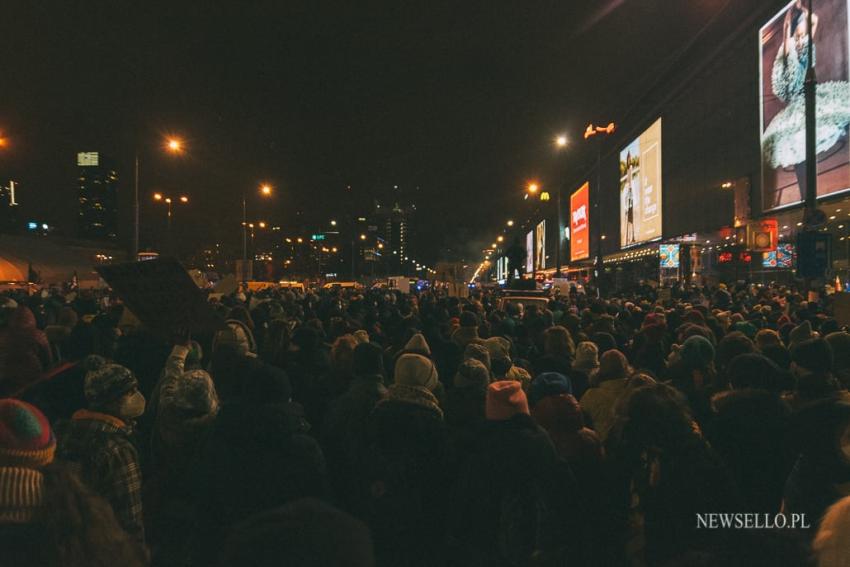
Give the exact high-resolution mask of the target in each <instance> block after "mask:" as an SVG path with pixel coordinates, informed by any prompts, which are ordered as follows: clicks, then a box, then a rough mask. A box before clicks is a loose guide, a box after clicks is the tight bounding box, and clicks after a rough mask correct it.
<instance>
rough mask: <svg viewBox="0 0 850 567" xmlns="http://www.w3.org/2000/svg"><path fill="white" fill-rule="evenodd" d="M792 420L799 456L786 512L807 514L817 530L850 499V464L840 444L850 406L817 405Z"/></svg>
mask: <svg viewBox="0 0 850 567" xmlns="http://www.w3.org/2000/svg"><path fill="white" fill-rule="evenodd" d="M789 420H790V427H789V431H791V432H792V438H791V442H792V444H793V446H794V447H795V448H796V449H797V450H798V451H799V456H798V457H797V460H796V462H795V463H794V467H793V468H792V470H791V474H790V475H788V480H787V482H786V484H785V492H784V502H783V504H784V512H785V513H786V514H792V513H801V514H806V517H807V518H812V519H813V521H810V524H811V525H812V526H813V527H814V528H815V529H817V527H818V523H819V522H820V520H821V518H822V517H823V515H824V513H825V512H826V509H827V508H828V507H829V506H831V505H832V504H834V503H835V502H837V501H838V500H840V499H841V498H843V497H844V496H848V495H850V464H848V462H847V459H846V457H845V456H843V454H842V452H841V450H840V448H839V442H838V440H839V436H840V435H841V433H842V430H843V428H845V427H846V426H847V423H848V421H850V404H848V403H845V402H839V401H836V400H824V401H820V402H816V403H813V404H810V405H808V406H806V407H804V408H803V409H801V410H800V411H798V412H796V413H794V414H792V415H791V417H790V418H789ZM810 535H812V534H810Z"/></svg>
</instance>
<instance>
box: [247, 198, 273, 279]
mask: <svg viewBox="0 0 850 567" xmlns="http://www.w3.org/2000/svg"><path fill="white" fill-rule="evenodd" d="M258 192H259V194H260V195H262V196H264V197H270V196H271V194H272V187H271V185H268V184H265V183H264V184H262V185H260V188H259V190H258ZM247 201H248V195H247V193H245V191H243V192H242V262H243V263H244V262H247V261H248V205H247ZM243 270H244V267H243ZM244 275H245V273H244V271H243V277H244Z"/></svg>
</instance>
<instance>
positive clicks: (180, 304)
mask: <svg viewBox="0 0 850 567" xmlns="http://www.w3.org/2000/svg"><path fill="white" fill-rule="evenodd" d="M96 269H97V272H98V273H99V274H100V275H101V277H102V278H103V279H104V280H105V281H106V283H108V284H109V286H110V287H111V288H112V289H113V291H115V293H116V294H118V296H119V297H120V298H121V300H122V301H123V302H124V304H125V305H126V306H127V307H128V308H129V309H130V311H132V312H133V314H134V315H135V316H136V317H137V318H138V319H139V320H140V321H141V322H142V323H144V324H145V325H146V326H147V327H149V328H150V329H152V330H154V331H157V332H161V333H166V334H167V333H171V332H174V331H175V330H178V329H187V330H189V332H191V333H194V334H200V333H206V332H214V331H216V330H218V329H221V328H222V327H223V326H224V321H223V320H222V319H221V317H219V315H218V314H217V313H216V312H215V311H214V310H213V308H212V306H210V304H209V303H207V299H206V295H205V294H204V292H202V291H201V290H200V289H198V286H197V285H195V282H194V281H192V278H191V277H190V276H189V274H188V273H187V272H186V270H185V268H183V266H181V265H180V263H178V262H177V261H176V260H174V259H172V258H157V259H156V260H148V261H146V262H131V263H127V264H112V265H104V266H98V267H97V268H96Z"/></svg>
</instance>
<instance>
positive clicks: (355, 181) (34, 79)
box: [0, 0, 747, 262]
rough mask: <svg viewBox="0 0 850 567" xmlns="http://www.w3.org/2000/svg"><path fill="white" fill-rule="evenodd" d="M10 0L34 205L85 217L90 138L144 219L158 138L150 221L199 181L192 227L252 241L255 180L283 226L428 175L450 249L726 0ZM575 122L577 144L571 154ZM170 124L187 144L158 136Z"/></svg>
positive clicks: (484, 230) (19, 116) (2, 63)
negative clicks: (165, 146) (246, 207)
mask: <svg viewBox="0 0 850 567" xmlns="http://www.w3.org/2000/svg"><path fill="white" fill-rule="evenodd" d="M736 3H737V2H733V4H736ZM14 4H16V6H10V5H8V4H7V5H6V6H5V7H4V15H3V18H2V19H3V22H2V23H0V34H2V35H1V36H0V37H3V50H2V55H0V68H2V69H3V78H4V80H3V85H2V89H0V130H2V132H3V133H4V134H5V135H7V136H8V137H9V138H10V141H11V144H12V146H11V148H10V149H9V150H7V151H5V152H4V153H3V154H2V155H0V177H2V179H3V180H6V179H7V178H8V177H9V176H10V175H14V176H15V178H16V179H17V180H18V181H19V182H20V183H21V184H22V189H21V194H20V196H19V200H20V201H22V202H23V203H24V205H25V207H26V210H27V211H28V212H29V214H30V216H37V217H39V218H45V219H48V220H50V221H52V222H58V223H60V224H64V225H68V224H70V223H72V222H73V219H74V207H75V188H74V163H75V156H76V152H77V151H81V150H99V151H101V152H102V153H105V154H110V155H113V156H115V158H116V159H117V160H118V161H119V164H120V165H121V174H122V185H121V189H122V195H123V196H122V200H121V203H122V211H124V213H123V218H125V219H129V204H130V203H129V194H130V191H131V189H132V174H131V164H132V159H133V154H134V152H135V149H136V148H140V151H141V155H142V156H143V168H142V173H143V176H142V181H143V196H144V197H145V206H144V208H143V211H142V220H143V224H144V227H145V231H144V232H145V233H149V232H150V231H151V230H153V228H155V227H157V226H161V225H157V222H159V221H158V219H161V213H162V211H160V210H157V209H155V208H154V207H153V206H152V205H151V204H150V203H149V202H148V199H149V196H150V194H151V193H152V192H153V190H154V189H158V190H163V191H167V192H173V193H177V192H186V193H188V194H189V195H190V196H191V198H192V203H191V204H190V206H189V207H187V208H186V209H185V210H181V211H178V212H177V213H176V214H178V215H180V216H179V217H176V218H180V219H182V220H181V226H182V230H183V231H185V232H186V233H187V234H186V236H187V237H190V236H191V237H195V238H197V239H198V240H199V241H201V240H203V241H211V240H212V239H225V240H227V241H231V242H236V240H237V238H238V235H239V232H238V230H239V229H238V222H239V203H240V199H241V192H242V191H243V190H245V189H247V190H248V191H249V192H250V191H252V190H253V189H254V188H255V187H256V186H257V185H258V183H259V182H261V181H266V180H267V181H269V182H271V183H272V184H273V185H274V186H275V187H276V190H277V191H276V195H275V198H274V200H273V201H271V202H268V203H262V204H261V203H259V202H257V203H255V204H254V205H253V207H254V209H255V211H256V212H255V213H253V214H252V215H251V216H255V217H258V218H259V217H264V218H265V219H267V220H270V221H273V222H275V223H277V224H282V225H283V226H284V230H285V231H286V230H287V228H289V227H292V226H293V223H294V221H295V214H294V213H295V211H296V210H304V211H305V218H306V219H307V220H308V222H312V223H322V222H325V221H326V220H327V219H329V218H330V217H331V216H338V215H340V214H342V207H343V204H344V203H346V202H348V199H353V200H354V202H356V203H358V204H359V206H360V208H362V207H365V206H367V205H368V204H369V203H370V202H371V199H372V198H374V197H375V196H379V195H383V194H386V192H387V191H389V189H390V188H391V187H392V186H393V185H399V186H400V187H401V188H402V190H407V191H411V190H413V189H414V188H415V187H419V188H420V190H419V192H418V194H417V196H416V203H417V205H418V207H419V218H418V219H417V225H418V226H417V236H418V237H419V240H420V242H424V244H423V245H422V248H423V249H422V251H421V253H420V256H421V258H423V259H424V260H425V261H428V262H432V261H434V260H436V259H437V257H438V256H439V253H440V250H441V248H442V247H443V246H444V240H445V239H446V238H448V239H450V240H457V239H458V238H459V236H458V235H460V236H465V235H469V236H470V237H474V238H475V239H478V238H482V239H487V238H490V239H491V238H492V233H494V231H495V230H497V229H498V227H500V226H501V225H502V223H503V222H504V220H505V219H506V218H508V217H509V216H517V215H519V214H520V212H519V211H520V210H521V206H522V201H521V192H522V188H523V185H524V183H525V181H526V180H528V179H530V178H540V179H541V180H542V181H543V182H544V183H547V184H554V183H555V182H557V181H558V179H563V178H565V174H567V173H566V172H567V171H572V170H570V168H571V167H572V168H581V167H584V166H586V164H587V162H588V160H589V159H591V158H590V157H589V156H590V155H591V153H590V152H588V151H587V148H586V147H585V146H584V145H582V144H581V136H580V134H581V131H582V129H583V127H584V126H585V125H586V123H587V122H589V121H606V122H607V121H608V120H618V119H619V117H620V116H623V115H625V114H626V112H627V111H628V110H629V108H630V107H631V106H632V104H633V103H634V99H635V97H637V96H638V95H639V94H640V93H642V92H645V91H646V89H647V88H648V87H649V86H650V85H651V84H652V83H653V81H655V80H656V78H657V77H658V74H659V73H660V72H662V71H663V70H664V69H665V68H666V66H667V65H669V64H670V62H671V61H673V60H675V59H676V57H677V50H679V49H681V48H682V47H683V46H684V45H686V44H687V42H688V41H689V39H690V38H691V37H693V36H694V34H696V33H698V32H699V31H700V30H701V29H702V28H703V27H704V26H705V25H706V23H707V22H708V21H709V20H710V19H711V17H712V15H714V14H716V13H717V12H718V11H721V10H722V9H724V8H726V7H727V5H728V4H729V0H688V1H684V0H561V1H540V2H517V1H500V0H490V1H485V2H461V1H459V0H452V1H441V0H430V1H426V2H383V3H379V2H358V1H347V2H339V3H333V4H331V3H326V2H322V1H310V2H283V1H275V2H265V1H250V2H248V1H240V2H218V1H207V2H201V3H192V2H179V1H172V2H168V3H161V2H124V1H112V2H92V1H88V2H73V1H69V2H40V3H36V2H15V3H14ZM737 4H739V6H740V4H747V2H741V3H737ZM561 131H566V132H567V133H568V134H569V135H570V138H571V141H572V142H573V144H572V145H571V147H570V148H569V150H568V151H567V152H566V153H565V154H562V155H561V156H556V155H555V154H554V152H553V146H552V144H551V140H552V138H553V136H554V135H555V134H556V133H558V132H561ZM166 133H175V134H179V135H181V136H183V137H184V138H185V139H186V140H187V141H188V144H189V154H188V155H187V156H186V157H185V158H182V159H180V160H174V159H172V158H166V157H164V156H163V155H162V152H161V150H160V148H159V147H158V144H159V142H160V139H161V136H162V135H163V134H166ZM349 185H350V186H351V187H352V189H351V194H350V196H349V195H348V194H346V187H347V186H349ZM259 206H264V207H267V209H264V210H262V211H259V210H257V207H259ZM152 227H153V228H152ZM459 231H460V232H459ZM128 233H129V232H128ZM488 233H491V234H490V235H489V236H488ZM446 235H447V236H446ZM482 242H483V240H482ZM453 244H457V243H453ZM471 247H472V248H476V247H478V245H477V243H476V244H475V245H472V246H471Z"/></svg>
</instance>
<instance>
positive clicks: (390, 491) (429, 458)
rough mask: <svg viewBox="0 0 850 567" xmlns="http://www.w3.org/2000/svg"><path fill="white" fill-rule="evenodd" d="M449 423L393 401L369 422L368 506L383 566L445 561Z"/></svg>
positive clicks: (426, 410) (430, 412) (363, 480)
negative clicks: (446, 425) (444, 532)
mask: <svg viewBox="0 0 850 567" xmlns="http://www.w3.org/2000/svg"><path fill="white" fill-rule="evenodd" d="M446 451H447V437H446V427H445V424H444V422H443V419H442V415H441V414H440V413H439V412H438V411H435V410H434V409H432V408H429V407H424V406H421V405H418V404H414V403H408V402H403V401H395V400H387V401H383V402H381V403H380V404H378V405H377V406H376V407H375V410H374V411H373V412H372V415H371V417H370V422H369V454H368V457H367V467H366V470H365V471H364V475H363V476H362V477H361V478H360V482H361V490H362V491H367V493H368V495H369V498H368V506H367V508H366V509H365V510H363V511H362V513H363V515H364V517H365V519H366V520H367V522H368V524H369V526H370V528H371V529H372V535H373V540H374V542H375V554H376V558H377V565H378V566H379V567H382V566H386V567H405V566H421V567H430V566H432V565H441V564H442V563H443V558H442V557H443V538H442V534H443V530H442V528H443V525H444V513H445V509H446V506H447V501H446V496H447V491H446V484H447V483H448V477H447V471H446V467H445V462H446Z"/></svg>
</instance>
